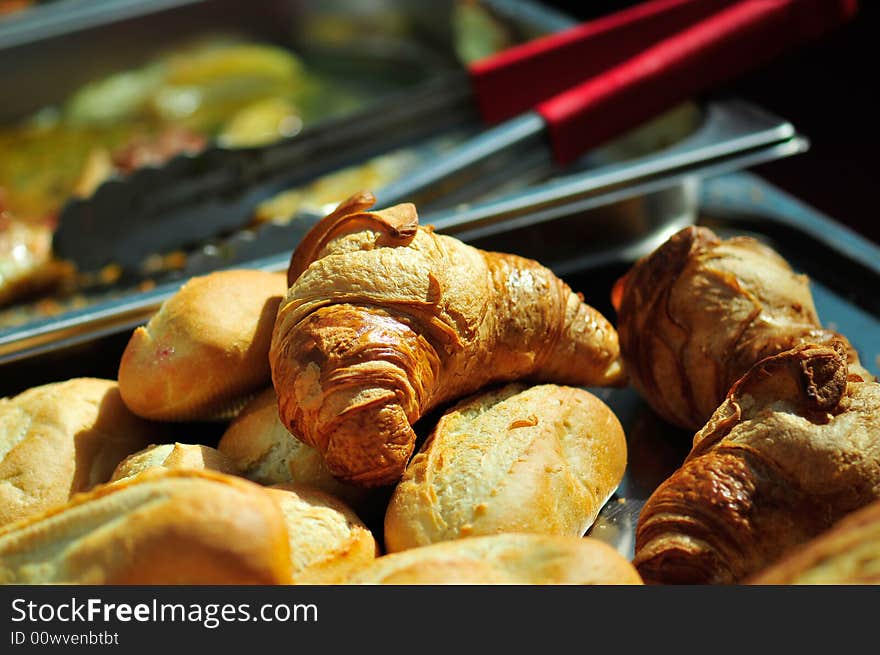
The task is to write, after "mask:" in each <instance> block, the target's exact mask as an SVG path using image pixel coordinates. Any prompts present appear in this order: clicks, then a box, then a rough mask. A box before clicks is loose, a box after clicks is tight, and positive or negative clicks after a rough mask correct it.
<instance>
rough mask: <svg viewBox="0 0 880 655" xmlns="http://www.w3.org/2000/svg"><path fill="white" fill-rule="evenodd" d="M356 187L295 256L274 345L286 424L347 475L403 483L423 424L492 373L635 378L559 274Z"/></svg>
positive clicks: (496, 377)
mask: <svg viewBox="0 0 880 655" xmlns="http://www.w3.org/2000/svg"><path fill="white" fill-rule="evenodd" d="M374 202H375V199H374V198H373V196H372V195H371V194H368V193H363V194H359V195H356V196H353V197H351V198H349V199H348V200H346V201H345V202H343V203H342V204H340V206H339V207H338V208H337V209H336V210H335V211H334V212H333V213H331V214H330V215H328V216H326V217H325V218H324V219H323V220H322V221H320V222H319V223H318V224H317V225H316V226H315V227H314V228H313V229H312V230H311V231H310V233H309V234H307V235H306V237H305V238H304V239H303V241H302V242H301V243H300V245H299V247H298V248H297V250H296V251H295V252H294V253H293V256H292V258H291V265H290V269H289V271H288V282H289V283H290V284H291V286H290V289H289V290H288V292H287V296H286V298H285V299H284V301H282V303H281V307H280V308H279V311H278V317H277V319H276V322H275V329H274V332H273V335H272V344H271V348H270V354H269V357H270V363H271V368H272V381H273V384H274V386H275V390H276V392H277V394H278V410H279V416H280V418H281V420H282V422H283V423H284V424H285V426H286V427H287V428H288V429H289V430H290V431H291V432H292V433H293V434H296V435H298V436H299V437H300V438H301V439H302V440H303V441H305V442H306V443H308V444H310V445H312V446H313V447H315V448H316V449H318V450H319V451H320V452H321V453H322V455H323V456H324V459H325V462H326V464H327V466H328V470H329V471H330V472H331V473H332V474H333V475H334V476H336V477H337V478H339V479H343V480H346V481H349V482H355V483H357V484H360V485H362V486H380V485H386V484H390V483H393V482H396V481H397V480H398V479H399V478H400V477H401V475H402V473H403V470H404V468H405V466H406V463H407V460H408V459H409V457H410V455H411V454H412V451H413V446H414V443H415V440H416V435H415V432H414V431H413V428H412V424H413V423H414V422H415V421H417V420H418V419H419V418H420V417H421V416H423V415H424V414H425V413H426V412H428V411H430V410H432V409H434V408H436V407H438V406H439V405H440V404H442V403H444V402H447V401H450V400H453V399H455V398H458V397H461V396H464V395H467V394H469V393H472V392H474V391H476V390H478V389H479V388H480V387H482V386H484V385H486V384H488V383H493V382H501V381H512V380H515V379H519V378H528V379H531V380H534V381H548V382H555V383H559V384H571V385H575V386H588V385H596V386H599V385H614V384H621V383H623V382H624V371H623V368H622V364H621V361H620V358H619V354H620V353H619V348H618V343H617V334H616V332H615V330H614V328H613V326H612V325H611V324H610V323H609V322H608V321H607V320H606V319H605V317H603V316H602V315H601V314H600V313H599V312H598V311H596V310H595V309H593V308H592V307H590V306H589V305H586V304H585V303H584V302H583V299H582V297H581V296H580V295H578V294H575V293H573V292H572V291H571V289H570V288H569V287H568V286H567V285H566V284H565V283H564V282H563V281H562V280H560V279H559V278H557V277H556V276H555V275H554V274H553V273H552V272H551V271H550V270H548V269H547V268H544V267H543V266H541V265H540V264H538V263H537V262H535V261H532V260H528V259H524V258H521V257H517V256H514V255H506V254H500V253H491V252H484V251H481V250H478V249H476V248H473V247H471V246H468V245H465V244H464V243H462V242H460V241H458V240H457V239H454V238H452V237H449V236H442V235H438V234H434V232H433V231H432V230H431V229H430V228H424V227H420V226H419V225H418V216H417V213H416V208H415V207H414V206H413V205H412V204H409V203H406V204H401V205H397V206H394V207H391V208H389V209H386V210H383V211H376V212H371V211H367V210H368V209H369V208H370V207H371V206H372V205H373V203H374Z"/></svg>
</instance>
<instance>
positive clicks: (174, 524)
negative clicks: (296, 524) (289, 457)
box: [0, 469, 290, 585]
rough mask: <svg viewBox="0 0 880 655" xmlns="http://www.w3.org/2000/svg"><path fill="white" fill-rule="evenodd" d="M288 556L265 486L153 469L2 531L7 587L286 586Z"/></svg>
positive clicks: (0, 556)
mask: <svg viewBox="0 0 880 655" xmlns="http://www.w3.org/2000/svg"><path fill="white" fill-rule="evenodd" d="M289 580H290V551H289V546H288V542H287V530H286V527H285V523H284V517H283V515H282V513H281V510H280V508H279V507H278V504H277V503H276V502H275V501H274V500H273V499H272V497H271V496H270V495H269V494H268V493H266V491H264V490H263V488H262V487H260V486H259V485H256V484H254V483H253V482H249V481H247V480H243V479H241V478H237V477H234V476H229V475H223V474H221V473H213V472H208V471H183V470H174V469H156V470H153V471H146V472H144V473H142V474H140V475H138V476H136V477H133V478H129V479H127V480H122V481H119V482H115V483H112V484H106V485H102V486H100V487H98V488H97V489H95V490H93V491H91V492H88V493H84V494H78V495H77V496H75V497H74V498H73V499H72V500H71V501H70V503H69V504H67V505H64V506H62V507H57V508H55V509H53V510H50V511H48V512H46V513H44V514H41V515H39V516H35V517H31V518H28V519H24V520H22V521H18V522H16V523H13V524H11V525H8V526H6V527H5V528H3V529H0V583H6V584H10V583H14V584H45V583H52V584H61V583H70V584H138V585H146V584H283V583H287V582H289Z"/></svg>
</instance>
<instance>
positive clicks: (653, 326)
mask: <svg viewBox="0 0 880 655" xmlns="http://www.w3.org/2000/svg"><path fill="white" fill-rule="evenodd" d="M612 300H613V302H614V306H615V308H616V310H617V313H618V320H617V329H618V331H619V334H620V347H621V351H622V353H623V357H624V360H625V362H626V367H627V373H628V374H629V376H630V378H631V381H632V384H633V386H634V387H635V388H636V389H637V390H638V391H639V393H640V394H641V396H642V397H643V398H644V399H645V401H646V402H647V403H648V404H649V405H651V407H652V408H653V409H654V410H655V411H656V412H657V413H658V414H659V415H660V416H662V417H663V418H664V419H666V420H667V421H669V422H670V423H673V424H674V425H678V426H681V427H684V428H688V429H691V430H698V429H700V428H701V427H702V426H703V425H704V424H705V423H706V421H708V420H709V417H710V416H711V415H712V413H713V412H714V411H715V410H716V409H717V407H718V406H719V405H720V404H721V403H722V402H723V400H724V398H725V396H726V395H727V392H728V390H729V389H730V387H731V385H732V384H733V383H734V382H736V381H737V380H738V379H739V378H740V377H742V375H743V374H745V372H746V371H748V370H749V368H750V367H751V366H752V365H753V364H755V363H756V362H758V361H759V360H761V359H763V358H764V357H768V356H770V355H775V354H777V353H780V352H782V351H784V350H788V349H790V348H793V347H794V346H796V345H798V344H801V343H815V344H827V343H830V342H831V341H835V340H836V341H841V342H843V343H844V344H845V345H846V347H847V353H848V358H849V363H850V372H852V373H857V374H859V375H861V376H862V378H863V379H865V380H869V379H870V380H873V379H874V378H873V376H871V375H870V374H869V373H868V372H867V371H865V370H864V369H863V368H862V367H861V366H860V365H859V364H858V355H857V354H856V353H855V351H854V350H853V349H852V347H851V346H850V345H849V343H848V342H847V341H846V339H845V338H843V337H842V336H840V335H839V334H837V333H835V332H833V331H830V330H826V329H824V328H823V327H822V325H821V324H820V322H819V317H818V315H817V313H816V308H815V307H814V305H813V297H812V293H811V292H810V287H809V280H808V279H807V277H806V276H805V275H797V274H795V273H794V271H792V270H791V267H790V266H789V265H788V263H787V262H786V261H785V260H784V259H783V258H782V257H781V256H780V255H779V254H777V253H776V252H775V251H774V250H772V249H771V248H769V247H767V246H765V245H763V244H762V243H760V242H759V241H757V240H755V239H753V238H751V237H734V238H732V239H726V240H722V239H719V238H718V237H717V236H716V235H715V233H714V232H712V231H711V230H710V229H708V228H706V227H695V226H691V227H687V228H685V229H683V230H681V231H680V232H678V233H677V234H675V235H673V236H672V237H671V238H670V239H669V240H668V241H666V243H664V244H663V245H662V246H660V247H659V248H658V249H657V250H655V251H654V252H653V253H651V254H650V255H648V256H647V257H645V258H644V259H642V260H640V261H639V262H637V263H636V264H635V265H634V266H633V267H632V269H631V270H630V271H629V272H628V273H627V274H626V275H625V276H624V277H623V278H621V279H620V280H619V281H618V282H617V284H616V285H615V288H614V291H613V294H612Z"/></svg>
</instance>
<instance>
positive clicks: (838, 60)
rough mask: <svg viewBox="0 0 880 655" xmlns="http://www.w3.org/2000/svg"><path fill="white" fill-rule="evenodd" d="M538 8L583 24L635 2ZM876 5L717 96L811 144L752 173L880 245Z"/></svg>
mask: <svg viewBox="0 0 880 655" xmlns="http://www.w3.org/2000/svg"><path fill="white" fill-rule="evenodd" d="M545 4H547V5H550V6H553V7H556V8H558V9H560V10H562V11H565V12H566V13H568V14H569V15H571V16H575V17H577V18H581V19H589V18H593V17H597V16H600V15H603V14H606V13H609V12H612V11H615V10H617V9H621V8H623V7H626V6H630V5H633V4H637V2H633V1H629V2H624V1H620V0H618V1H610V0H583V1H582V2H565V1H564V0H545ZM878 5H880V3H878V2H877V1H876V0H861V2H860V6H859V7H860V8H859V13H858V15H857V16H856V18H855V19H854V20H853V21H851V22H850V23H848V24H847V25H845V26H843V27H841V28H839V29H838V30H837V31H835V32H833V33H831V34H829V35H827V36H826V37H824V38H823V39H822V40H821V41H817V42H815V43H813V44H810V45H808V46H804V47H802V48H801V49H799V50H797V51H794V52H792V53H791V54H789V55H786V56H784V57H783V58H780V59H778V60H776V61H775V62H773V63H772V64H770V65H768V66H766V67H764V68H762V69H760V70H757V71H753V72H751V73H748V74H747V75H745V76H743V77H740V78H738V79H737V80H734V81H732V82H731V83H729V84H727V85H726V87H725V89H724V90H725V91H726V90H728V89H729V90H730V91H731V92H732V93H735V94H737V95H741V96H742V97H745V98H747V99H749V100H752V101H754V102H755V103H757V104H759V105H761V106H763V107H764V108H766V109H768V110H770V111H772V112H774V113H776V114H777V115H779V116H782V117H784V118H786V119H787V120H789V121H790V122H791V123H793V124H794V126H795V127H796V128H797V129H798V131H799V132H801V133H802V134H804V135H806V136H807V137H809V139H810V142H811V148H810V151H809V152H807V153H805V154H801V155H797V156H795V157H790V158H788V159H784V160H782V161H779V162H774V163H772V164H766V165H763V166H759V167H757V168H755V169H753V170H754V172H756V173H758V174H760V175H762V176H763V177H764V178H765V179H767V180H769V181H771V182H773V183H774V184H776V185H778V186H780V187H781V188H783V189H785V190H787V191H789V192H791V193H792V194H794V195H795V196H797V197H799V198H800V199H802V200H804V201H805V202H807V203H809V204H811V205H813V206H814V207H816V208H818V209H819V210H821V211H823V212H824V213H826V214H828V215H829V216H831V217H832V218H834V219H836V220H838V221H839V222H841V223H845V224H847V225H849V226H850V227H853V228H854V229H856V230H857V231H859V232H861V233H862V234H863V235H865V236H867V237H868V238H870V239H872V240H873V241H875V242H878V243H880V221H878V220H877V217H876V214H877V210H876V200H875V196H876V194H877V189H878V183H880V176H878V165H877V160H876V158H877V147H878V144H880V136H878V125H877V122H876V120H877V118H876V117H877V114H878V107H877V100H876V96H877V95H880V93H878V92H880V71H878V70H877V63H878V62H880V57H878V54H877V48H878V46H880V33H878V32H877V30H876V26H877V25H878V22H877V17H878V13H880V6H878Z"/></svg>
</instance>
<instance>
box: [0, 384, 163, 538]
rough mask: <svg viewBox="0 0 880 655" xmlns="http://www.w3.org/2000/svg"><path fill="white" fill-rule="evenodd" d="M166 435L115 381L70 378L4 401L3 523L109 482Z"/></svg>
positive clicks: (0, 423)
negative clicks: (131, 405) (123, 463)
mask: <svg viewBox="0 0 880 655" xmlns="http://www.w3.org/2000/svg"><path fill="white" fill-rule="evenodd" d="M161 431H162V430H161V427H160V426H158V425H155V424H151V423H149V422H148V421H144V420H143V419H140V418H138V417H137V416H135V415H133V414H132V413H131V412H130V411H129V410H128V409H127V408H126V406H125V404H124V403H123V402H122V399H121V398H120V395H119V389H118V387H117V385H116V382H114V381H112V380H100V379H97V378H73V379H71V380H67V381H64V382H54V383H51V384H45V385H42V386H39V387H34V388H32V389H28V390H27V391H24V392H22V393H20V394H19V395H17V396H15V397H13V398H3V399H0V525H2V524H5V523H9V522H11V521H15V520H18V519H20V518H23V517H25V516H29V515H31V514H38V513H40V512H42V511H44V510H47V509H49V508H50V507H53V506H55V505H62V504H64V503H66V502H67V501H68V500H69V499H70V497H71V496H72V495H73V494H75V493H77V492H80V491H86V490H88V489H91V488H92V487H93V486H95V485H96V484H99V483H103V482H107V481H108V480H109V479H110V476H111V475H112V474H113V469H114V468H116V465H117V464H118V463H119V462H120V460H122V459H123V458H124V457H126V456H128V455H130V454H131V453H133V452H136V451H138V450H140V449H142V448H144V447H145V446H147V445H148V444H150V443H155V442H156V441H159V440H161V437H162V434H161Z"/></svg>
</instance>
